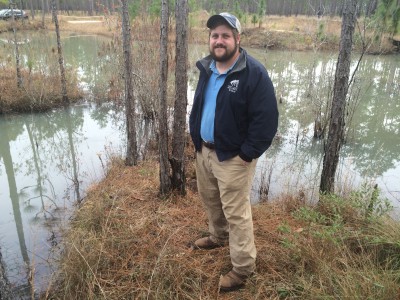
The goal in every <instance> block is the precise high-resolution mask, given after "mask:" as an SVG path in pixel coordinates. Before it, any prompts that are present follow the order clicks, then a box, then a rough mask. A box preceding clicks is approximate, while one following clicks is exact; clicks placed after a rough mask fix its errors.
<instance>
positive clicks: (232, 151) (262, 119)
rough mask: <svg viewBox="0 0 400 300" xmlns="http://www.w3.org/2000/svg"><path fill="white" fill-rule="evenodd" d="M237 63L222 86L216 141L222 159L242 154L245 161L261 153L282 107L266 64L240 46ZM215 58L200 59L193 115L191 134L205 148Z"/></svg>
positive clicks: (215, 130) (270, 138)
mask: <svg viewBox="0 0 400 300" xmlns="http://www.w3.org/2000/svg"><path fill="white" fill-rule="evenodd" d="M240 52H241V53H240V56H239V59H238V61H237V63H236V65H235V67H234V68H233V69H232V70H231V72H229V74H228V76H227V77H226V79H225V82H224V84H223V85H222V87H221V89H220V90H219V93H218V96H217V103H216V108H215V124H214V144H215V151H216V154H217V156H218V159H219V161H224V160H228V159H230V158H232V157H235V156H236V155H239V156H240V157H241V158H242V159H243V160H245V161H251V160H253V159H255V158H258V157H260V156H261V155H262V154H263V153H264V152H265V150H267V149H268V147H269V146H270V145H271V143H272V139H273V138H274V136H275V134H276V131H277V128H278V115H279V113H278V108H277V103H276V97H275V91H274V87H273V85H272V82H271V79H270V78H269V76H268V73H267V71H266V69H265V68H264V66H263V65H262V64H261V63H259V62H258V61H257V60H255V59H254V58H253V57H251V56H250V55H248V54H247V53H246V51H245V50H244V49H240ZM211 61H212V58H211V57H210V56H207V57H205V58H203V59H202V60H199V61H198V62H197V63H196V66H197V67H198V69H199V70H200V76H199V81H198V84H197V88H196V92H195V95H194V100H193V107H192V111H191V113H190V118H189V128H190V135H191V137H192V140H193V143H194V146H195V149H196V151H201V146H202V141H201V136H200V126H201V125H200V124H201V113H202V110H203V102H204V101H203V98H204V90H205V87H206V83H207V81H208V79H209V78H210V75H211V70H210V68H209V67H210V64H211Z"/></svg>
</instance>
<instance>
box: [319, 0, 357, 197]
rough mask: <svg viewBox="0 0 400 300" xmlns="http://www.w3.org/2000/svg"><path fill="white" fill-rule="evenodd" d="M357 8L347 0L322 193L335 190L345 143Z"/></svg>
mask: <svg viewBox="0 0 400 300" xmlns="http://www.w3.org/2000/svg"><path fill="white" fill-rule="evenodd" d="M356 8H357V0H345V2H344V8H343V17H342V32H341V38H340V46H339V57H338V61H337V65H336V73H335V83H334V87H333V99H332V109H331V117H330V122H329V131H328V138H327V141H326V145H325V154H324V161H323V168H322V174H321V183H320V191H321V192H323V193H333V191H334V187H335V173H336V168H337V165H338V162H339V152H340V149H341V147H342V143H343V136H344V127H345V123H344V116H345V109H346V97H347V92H348V88H349V77H350V63H351V48H352V45H353V33H354V27H355V22H356V18H357V16H356Z"/></svg>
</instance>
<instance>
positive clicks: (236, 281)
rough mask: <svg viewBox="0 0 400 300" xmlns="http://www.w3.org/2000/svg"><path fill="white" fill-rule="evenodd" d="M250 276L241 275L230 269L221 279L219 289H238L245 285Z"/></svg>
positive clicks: (229, 290) (224, 290) (227, 290)
mask: <svg viewBox="0 0 400 300" xmlns="http://www.w3.org/2000/svg"><path fill="white" fill-rule="evenodd" d="M247 278H248V276H246V275H241V274H239V273H237V272H235V271H233V270H230V271H229V272H228V273H227V274H225V275H224V276H221V277H220V279H219V290H220V291H221V292H231V291H236V290H238V289H241V288H242V287H244V285H245V283H246V279H247Z"/></svg>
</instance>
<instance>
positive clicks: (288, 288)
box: [48, 161, 400, 299]
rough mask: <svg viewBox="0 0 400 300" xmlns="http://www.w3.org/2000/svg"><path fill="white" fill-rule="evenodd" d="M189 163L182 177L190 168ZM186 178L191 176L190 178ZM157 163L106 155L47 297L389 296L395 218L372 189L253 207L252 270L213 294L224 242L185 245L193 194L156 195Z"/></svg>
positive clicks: (393, 288) (192, 220) (198, 209)
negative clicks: (234, 287)
mask: <svg viewBox="0 0 400 300" xmlns="http://www.w3.org/2000/svg"><path fill="white" fill-rule="evenodd" d="M192 163H193V161H191V162H190V164H189V172H188V173H189V174H190V173H191V171H193V164H192ZM191 180H193V179H191ZM157 185H158V171H157V163H156V162H152V161H146V162H142V163H141V164H140V165H139V166H136V167H130V168H127V167H125V166H123V162H122V161H114V163H113V165H112V167H111V168H110V169H109V170H108V176H107V178H106V179H105V180H104V181H103V182H101V183H99V184H98V185H97V186H94V187H92V188H91V189H90V191H89V194H88V198H87V200H86V202H85V205H84V206H83V207H81V208H80V209H79V210H78V211H77V212H76V215H75V217H74V218H73V221H72V224H71V228H70V229H69V230H68V233H67V236H66V239H65V242H64V253H63V256H62V257H61V262H60V267H61V268H60V270H59V271H58V274H57V276H56V277H55V278H56V279H57V280H56V284H54V285H53V286H54V287H56V290H55V291H53V292H51V293H50V294H49V295H48V297H49V298H50V297H51V298H54V299H66V298H68V299H99V298H100V299H103V298H105V299H122V298H124V299H144V298H146V299H217V298H218V299H395V298H396V297H397V295H398V285H399V283H400V225H399V223H398V222H394V221H393V220H391V218H389V217H388V216H387V213H388V212H389V211H390V206H389V205H387V203H386V201H385V200H383V199H380V198H379V196H378V191H377V190H376V189H368V188H366V187H365V188H363V189H362V190H361V191H358V192H355V193H352V194H350V195H349V196H348V197H346V198H341V197H338V196H333V195H332V196H331V195H326V196H323V197H322V198H321V200H320V202H319V203H318V205H316V206H312V205H307V204H305V203H304V202H303V199H297V198H295V197H291V196H286V197H283V198H282V201H280V202H279V203H275V204H268V203H263V204H260V205H257V206H255V207H254V210H253V215H254V224H255V236H256V244H257V248H258V258H257V271H256V274H255V275H254V276H253V277H252V278H251V279H250V281H249V283H248V285H247V286H246V288H245V289H244V290H241V291H238V292H234V293H231V294H229V295H222V294H221V295H218V290H217V283H218V278H219V275H220V274H221V273H224V272H226V271H227V270H228V268H229V266H230V262H229V255H228V252H229V249H228V247H224V248H222V249H216V250H212V251H208V252H207V251H192V250H191V249H190V248H189V247H188V243H189V242H190V241H193V240H194V239H196V238H197V237H198V236H201V235H204V234H206V232H207V225H206V222H205V220H206V216H205V214H204V210H203V208H202V204H201V201H200V199H199V198H198V195H197V194H196V193H195V191H192V190H188V194H187V197H184V198H182V197H180V196H174V195H172V196H171V197H170V198H169V200H167V201H161V202H160V200H159V199H158V197H157V189H155V188H154V187H155V186H157Z"/></svg>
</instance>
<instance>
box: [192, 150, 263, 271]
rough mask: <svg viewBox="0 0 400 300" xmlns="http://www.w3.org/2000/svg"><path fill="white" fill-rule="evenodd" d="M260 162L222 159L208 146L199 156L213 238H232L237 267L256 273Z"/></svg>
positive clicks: (199, 176)
mask: <svg viewBox="0 0 400 300" xmlns="http://www.w3.org/2000/svg"><path fill="white" fill-rule="evenodd" d="M256 163H257V160H253V161H252V162H251V163H249V164H248V165H247V166H245V165H243V161H242V159H241V158H240V157H239V156H236V157H234V158H232V159H230V160H227V161H223V162H220V161H219V160H218V158H217V155H216V153H215V151H214V150H210V149H208V148H206V147H204V146H203V147H202V151H201V152H197V156H196V175H197V186H198V190H199V194H200V196H201V198H202V200H203V202H204V205H205V208H206V212H207V216H208V221H209V231H210V234H211V239H212V240H213V241H214V242H220V243H224V242H226V241H227V239H228V238H229V250H230V257H231V261H232V265H233V270H234V271H236V272H238V273H239V274H243V275H250V274H251V273H252V272H254V270H255V260H256V254H257V251H256V247H255V244H254V233H253V220H252V214H251V204H250V189H251V184H252V181H253V176H254V172H255V167H256Z"/></svg>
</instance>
